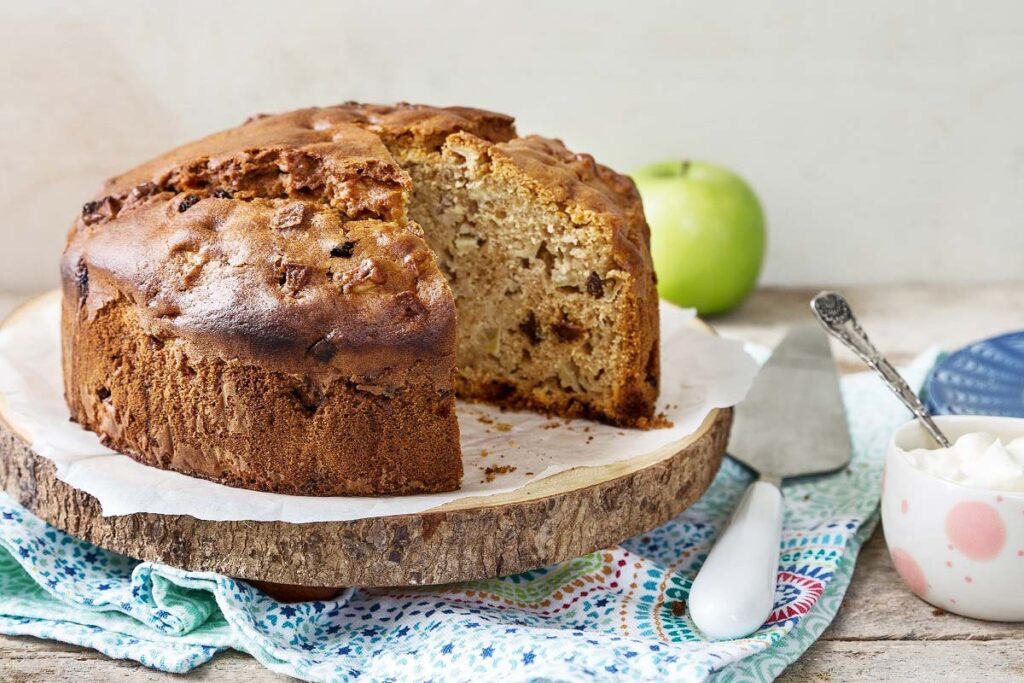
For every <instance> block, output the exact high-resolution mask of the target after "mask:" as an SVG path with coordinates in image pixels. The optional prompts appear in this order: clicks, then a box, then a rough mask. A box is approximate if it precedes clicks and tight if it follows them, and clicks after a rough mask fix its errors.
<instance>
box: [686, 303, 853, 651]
mask: <svg viewBox="0 0 1024 683" xmlns="http://www.w3.org/2000/svg"><path fill="white" fill-rule="evenodd" d="M728 453H729V455H730V456H731V457H733V458H734V459H736V460H738V461H739V462H741V463H743V464H744V465H747V466H748V467H750V468H751V469H753V470H754V471H755V472H757V473H758V475H759V477H758V479H757V480H756V481H755V482H754V483H753V484H751V485H750V488H748V489H747V491H746V493H745V494H744V495H743V498H742V499H741V500H740V503H739V505H738V506H737V507H736V510H735V511H734V512H733V515H732V519H731V520H730V521H729V524H728V526H727V527H726V529H725V531H723V532H722V533H721V534H720V535H719V537H718V541H717V542H716V543H715V545H714V547H713V548H712V549H711V552H710V553H709V554H708V557H707V559H706V560H705V561H704V565H703V566H702V567H701V568H700V571H699V572H698V574H697V578H696V579H694V582H693V586H692V587H691V589H690V597H689V608H690V618H691V619H693V622H694V624H696V626H697V628H699V629H700V630H701V631H702V632H703V633H704V635H705V636H707V637H708V638H712V639H715V640H721V639H727V638H740V637H743V636H746V635H749V634H750V633H753V632H754V631H755V630H757V628H758V627H760V626H761V625H762V624H763V623H764V622H765V621H766V620H767V619H768V616H769V615H770V614H771V611H772V607H773V605H774V602H775V579H776V574H777V572H778V566H779V543H780V541H781V538H782V509H783V507H782V506H783V504H784V503H783V495H782V491H781V485H782V480H783V479H786V478H787V477H797V476H804V475H811V474H824V473H827V472H833V471H835V470H838V469H840V468H842V467H845V466H846V464H847V463H848V462H849V461H850V433H849V430H848V428H847V424H846V413H845V411H844V410H843V400H842V395H841V394H840V392H839V378H838V376H837V375H836V369H835V365H834V364H833V361H832V350H831V348H830V347H829V340H828V335H827V334H826V333H825V331H824V330H823V329H822V328H821V327H820V326H819V325H818V324H817V323H815V322H808V323H804V324H799V325H797V326H795V327H793V328H792V329H791V330H790V331H789V333H788V334H786V336H785V338H784V339H783V340H782V342H780V343H779V345H778V346H777V347H776V349H775V352H774V353H773V354H772V356H771V358H769V359H768V362H767V363H765V365H764V367H763V368H762V369H761V372H760V373H759V374H758V376H757V377H756V378H755V380H754V384H753V386H752V387H751V388H750V393H749V394H748V395H747V398H746V399H745V400H744V401H743V402H742V403H740V404H739V405H738V406H737V407H736V415H735V422H734V424H733V430H732V435H731V437H730V439H729V449H728Z"/></svg>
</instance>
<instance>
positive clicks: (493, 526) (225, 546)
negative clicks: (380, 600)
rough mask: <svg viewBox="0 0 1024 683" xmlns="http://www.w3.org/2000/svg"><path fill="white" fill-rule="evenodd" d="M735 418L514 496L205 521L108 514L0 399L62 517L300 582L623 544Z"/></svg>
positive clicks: (552, 556) (206, 562)
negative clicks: (358, 513) (305, 519)
mask: <svg viewBox="0 0 1024 683" xmlns="http://www.w3.org/2000/svg"><path fill="white" fill-rule="evenodd" d="M731 421H732V411H731V410H730V409H719V410H715V411H712V413H710V414H709V415H708V417H707V418H706V419H705V420H704V423H703V424H702V425H701V427H700V429H699V430H698V431H697V432H696V433H694V434H692V435H690V436H688V437H686V438H685V439H682V440H680V441H678V442H675V443H673V444H669V445H668V446H665V447H663V448H661V449H659V450H658V451H655V452H653V453H648V454H645V455H640V456H638V457H636V458H632V459H628V460H623V461H620V462H617V463H614V464H611V465H606V466H602V467H578V468H575V469H571V470H568V471H565V472H561V473H559V474H556V475H554V476H551V477H547V478H545V479H541V480H538V481H535V482H532V483H530V484H528V485H527V486H524V487H522V488H519V489H517V490H515V491H512V492H510V493H507V494H502V495H495V496H488V497H476V498H463V499H460V500H457V501H453V502H451V503H448V504H446V505H442V506H439V507H437V508H434V509H431V510H428V511H426V512H422V513H417V514H408V515H395V516H387V517H370V518H366V519H358V520H351V521H339V522H312V523H305V524H292V523H287V522H250V521H232V522H223V521H207V520H201V519H196V518H194V517H189V516H186V515H158V514H148V513H138V514H130V515H122V516H116V517H103V516H102V515H101V513H100V505H99V503H98V501H97V500H96V499H95V498H93V497H92V496H90V495H89V494H87V493H84V492H83V491H79V490H78V489H75V488H73V487H71V486H69V485H68V484H65V483H64V482H62V481H59V480H58V479H57V477H56V473H55V468H54V465H53V463H52V462H51V461H50V460H48V459H47V458H44V457H42V456H40V455H37V454H36V453H34V452H33V451H32V449H31V447H30V445H29V443H28V442H27V440H26V439H25V438H24V437H23V436H22V435H21V434H19V433H18V431H17V428H16V425H12V424H11V423H10V421H9V419H8V417H7V415H6V414H5V413H4V406H3V402H2V401H0V486H2V487H3V489H4V490H5V491H6V492H7V493H8V494H9V495H10V496H11V497H12V498H13V499H14V500H16V501H18V502H19V503H20V504H21V505H23V506H24V507H26V508H27V509H29V510H31V511H32V512H33V513H34V514H36V515H37V516H39V517H40V518H42V519H43V520H45V521H47V522H49V523H50V524H52V525H53V526H55V527H57V528H59V529H62V530H63V531H66V532H67V533H69V534H71V535H73V536H76V537H78V538H81V539H85V540H87V541H89V542H90V543H93V544H95V545H98V546H100V547H103V548H106V549H108V550H113V551H115V552H118V553H121V554H124V555H128V556H130V557H134V558H138V559H142V560H149V561H153V562H161V563H164V564H167V565H171V566H174V567H179V568H183V569H189V570H206V571H215V572H219V573H222V574H227V575H229V576H235V577H238V578H242V579H248V580H251V581H258V582H259V581H263V582H273V583H277V584H290V585H294V586H322V587H334V586H381V587H383V586H407V585H420V584H439V583H450V582H454V581H464V580H470V579H479V578H489V577H496V576H503V575H506V574H513V573H516V572H521V571H525V570H527V569H532V568H535V567H539V566H543V565H547V564H552V563H554V562H559V561H562V560H566V559H569V558H573V557H578V556H580V555H584V554H586V553H589V552H592V551H594V550H598V549H600V548H606V547H609V546H613V545H615V544H617V543H620V542H621V541H623V540H625V539H626V538H629V537H630V536H634V535H636V534H639V533H642V532H644V531H648V530H650V529H653V528H654V527H657V526H659V525H661V524H663V523H665V522H667V521H668V520H670V519H672V518H673V517H675V516H676V515H678V514H679V513H680V512H682V511H683V510H684V509H686V508H687V507H688V506H689V505H691V504H692V503H693V502H694V501H696V500H697V498H699V497H700V496H701V494H702V493H703V492H704V491H705V490H706V489H707V487H708V486H709V485H710V484H711V480H712V479H713V478H714V475H715V473H716V472H717V471H718V467H719V465H720V463H721V459H722V454H723V453H724V452H725V447H726V442H727V440H728V434H729V426H730V424H731Z"/></svg>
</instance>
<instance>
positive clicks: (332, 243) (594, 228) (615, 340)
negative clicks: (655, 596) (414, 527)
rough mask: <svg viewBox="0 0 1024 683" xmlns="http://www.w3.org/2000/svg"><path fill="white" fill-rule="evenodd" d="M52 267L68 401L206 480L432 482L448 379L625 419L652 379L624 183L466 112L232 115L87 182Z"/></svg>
mask: <svg viewBox="0 0 1024 683" xmlns="http://www.w3.org/2000/svg"><path fill="white" fill-rule="evenodd" d="M61 275H62V282H63V312H62V342H63V363H64V383H65V397H66V399H67V402H68V405H69V407H70V409H71V415H72V418H73V419H74V420H76V421H77V422H79V423H80V424H81V425H82V426H84V427H85V428H87V429H90V430H92V431H94V432H96V433H97V434H99V436H100V438H101V439H102V441H103V442H104V443H105V444H107V445H108V446H110V447H111V448H114V449H116V450H118V451H120V452H122V453H125V454H128V455H130V456H131V457H133V458H135V459H136V460H139V461H140V462H143V463H145V464H148V465H152V466H155V467H161V468H165V469H170V470H175V471H178V472H182V473H184V474H188V475H191V476H196V477H203V478H206V479H211V480H213V481H218V482H222V483H224V484H228V485H231V486H238V487H244V488H249V489H257V490H265V491H275V492H280V493H289V494H303V495H379V494H408V493H415V492H429V491H449V490H454V489H457V488H458V487H459V484H460V480H461V476H462V461H461V455H460V449H459V428H458V423H457V420H456V415H455V397H456V396H459V397H462V398H465V399H469V400H483V401H489V402H492V403H496V404H499V405H502V406H508V407H512V408H527V409H533V410H538V411H544V412H547V413H550V414H553V415H560V416H566V417H587V418H592V419H597V420H601V421H604V422H607V423H611V424H615V425H622V426H628V427H641V428H642V427H646V426H649V425H650V420H651V418H652V413H653V410H654V401H655V398H656V396H657V392H658V374H659V371H658V302H657V294H656V291H655V282H654V274H653V270H652V267H651V257H650V248H649V232H648V228H647V224H646V222H645V221H644V216H643V210H642V207H641V204H640V199H639V196H638V194H637V192H636V189H635V187H634V186H633V183H632V182H631V181H630V180H629V179H628V178H626V177H624V176H621V175H618V174H616V173H614V172H613V171H611V170H609V169H607V168H605V167H603V166H600V165H598V164H596V163H595V162H594V160H593V159H592V158H591V157H590V156H589V155H585V154H574V153H572V152H570V151H569V150H567V149H566V148H565V147H564V146H563V145H562V143H561V142H559V141H557V140H551V139H545V138H541V137H536V136H528V137H518V136H517V135H516V131H515V128H514V125H513V120H512V119H511V118H509V117H507V116H504V115H501V114H494V113H490V112H486V111H481V110H476V109H468V108H462V107H451V108H434V107H427V106H414V105H406V104H400V105H397V106H378V105H361V104H356V103H348V104H344V105H341V106H335V107H326V108H313V109H303V110H299V111H294V112H290V113H286V114H281V115H277V116H259V117H254V118H253V119H251V120H249V121H247V122H246V123H245V124H244V125H242V126H240V127H238V128H234V129H231V130H228V131H224V132H221V133H217V134H215V135H212V136H210V137H207V138H205V139H202V140H199V141H197V142H194V143H192V144H188V145H185V146H183V147H180V148H178V149H175V150H173V151H171V152H169V153H167V154H165V155H163V156H161V157H159V158H157V159H155V160H153V161H151V162H149V163H146V164H144V165H142V166H140V167H138V168H136V169H134V170H132V171H129V172H127V173H125V174H123V175H120V176H117V177H115V178H112V179H110V180H109V181H107V182H106V184H105V186H104V187H103V189H102V191H101V192H100V194H99V195H98V196H97V197H96V198H95V199H94V200H92V201H90V202H88V203H86V204H85V206H84V207H83V210H82V214H81V216H80V217H79V218H78V219H77V220H76V221H75V223H74V225H73V227H72V228H71V231H70V234H69V236H68V241H67V247H66V249H65V252H64V256H63V259H62V266H61Z"/></svg>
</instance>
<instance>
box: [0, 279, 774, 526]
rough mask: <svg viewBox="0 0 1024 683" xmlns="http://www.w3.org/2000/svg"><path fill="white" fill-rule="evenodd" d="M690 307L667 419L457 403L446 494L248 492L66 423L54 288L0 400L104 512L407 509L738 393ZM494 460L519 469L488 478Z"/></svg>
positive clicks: (609, 448)
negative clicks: (572, 415)
mask: <svg viewBox="0 0 1024 683" xmlns="http://www.w3.org/2000/svg"><path fill="white" fill-rule="evenodd" d="M693 317H694V314H693V311H690V310H683V309H680V308H676V307H674V306H672V305H670V304H665V303H663V304H662V309H661V335H662V346H661V352H662V355H661V358H662V388H661V399H660V401H659V409H660V410H662V411H663V412H664V413H665V415H666V416H667V417H668V419H669V420H671V421H672V422H673V423H674V426H673V427H671V428H665V429H654V430H650V431H640V430H631V429H621V428H618V427H610V426H607V425H602V424H598V423H596V422H590V421H587V420H572V421H568V422H566V421H564V420H553V419H550V418H547V417H545V416H543V415H536V414H533V413H517V412H501V411H500V410H499V409H497V408H493V407H490V406H485V405H479V404H467V403H461V402H460V403H459V404H458V414H459V427H460V428H461V430H462V454H463V455H462V459H463V464H464V466H465V477H464V480H463V486H462V489H461V490H459V491H456V492H452V493H435V494H426V495H414V496H392V497H377V498H371V497H331V498H317V497H311V496H287V495H282V494H275V493H264V492H261V491H247V490H244V489H237V488H231V487H228V486H223V485H221V484H215V483H212V482H208V481H204V480H201V479H195V478H192V477H188V476H185V475H182V474H178V473H176V472H168V471H165V470H160V469H156V468H154V467H147V466H146V465H142V464H139V463H137V462H135V461H134V460H132V459H131V458H129V457H127V456H125V455H121V454H119V453H116V452H115V451H112V450H110V449H108V448H106V447H104V446H103V445H102V444H100V442H99V439H98V438H97V436H96V435H95V434H93V433H92V432H88V431H85V430H84V429H82V428H80V427H79V426H78V425H77V424H75V423H73V422H70V421H69V414H68V409H67V406H66V405H65V404H64V398H63V386H62V383H61V368H60V299H59V296H58V293H56V292H54V293H52V294H50V295H47V296H46V297H45V299H43V300H40V301H39V302H37V303H36V304H34V305H32V306H30V307H28V308H26V309H24V310H22V311H20V312H18V313H17V314H15V316H14V317H13V318H12V319H11V320H9V321H8V322H7V323H6V324H5V325H4V327H3V329H2V330H0V408H2V409H3V415H4V417H5V419H6V420H7V421H8V422H9V423H10V424H11V425H12V426H14V427H15V428H16V429H17V431H18V432H19V433H20V434H22V435H23V436H25V437H26V438H27V439H28V440H29V442H30V443H31V445H32V449H33V450H34V451H35V452H36V453H38V454H39V455H42V456H44V457H47V458H49V459H50V460H52V461H53V462H54V463H55V464H56V466H57V477H58V478H59V479H60V480H61V481H64V482H66V483H68V484H70V485H71V486H74V487H75V488H78V489H80V490H82V491H85V492H86V493H88V494H90V495H92V496H94V497H96V498H97V499H98V500H99V502H100V505H101V506H102V508H103V514H104V515H125V514H130V513H135V512H151V513H157V514H167V515H171V514H173V515H191V516H193V517H197V518H199V519H207V520H221V521H223V520H253V521H274V520H278V521H285V522H293V523H299V522H320V521H339V520H350V519H360V518H363V517H377V516H384V515H399V514H409V513H415V512H422V511H424V510H429V509H431V508H434V507H437V506H439V505H443V504H445V503H448V502H450V501H452V500H456V499H458V498H463V497H467V496H486V495H494V494H499V493H506V492H508V491H512V490H514V489H516V488H519V487H520V486H523V485H525V484H527V483H528V482H531V481H534V480H536V479H539V478H542V477H549V476H551V475H553V474H556V473H558V472H562V471H564V470H567V469H571V468H574V467H586V466H598V465H606V464H609V463H613V462H616V461H619V460H625V459H629V458H634V457H638V456H642V455H645V454H647V453H651V452H653V451H655V450H657V449H658V448H660V447H662V446H665V445H667V444H669V443H672V442H674V441H678V440H680V439H683V438H685V437H686V436H688V435H689V434H692V433H693V432H695V431H696V430H697V428H698V427H699V426H700V424H701V423H702V422H703V421H704V418H705V417H707V415H708V413H709V412H710V411H711V410H712V409H714V408H719V407H725V406H731V405H735V404H736V403H738V402H739V401H740V400H742V399H743V397H744V396H745V395H746V392H747V389H748V388H749V387H750V384H751V382H752V380H753V378H754V375H755V374H756V372H757V367H758V366H757V363H755V362H754V360H753V359H752V358H751V357H750V356H748V355H747V354H746V353H745V352H744V350H743V345H742V343H740V342H738V341H733V340H728V339H723V338H720V337H715V336H713V335H710V334H708V333H707V332H706V331H703V330H701V329H699V328H698V327H696V326H695V325H693ZM485 453H486V455H485ZM489 466H490V467H494V466H507V467H509V468H514V470H513V471H510V472H507V473H504V474H499V475H496V476H492V477H491V479H492V480H491V481H487V479H488V477H487V476H486V474H485V471H484V470H485V469H486V468H487V467H489Z"/></svg>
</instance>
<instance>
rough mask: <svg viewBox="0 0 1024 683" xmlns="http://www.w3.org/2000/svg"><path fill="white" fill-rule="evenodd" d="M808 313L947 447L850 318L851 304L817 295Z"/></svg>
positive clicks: (833, 295) (910, 392)
mask: <svg viewBox="0 0 1024 683" xmlns="http://www.w3.org/2000/svg"><path fill="white" fill-rule="evenodd" d="M811 310H812V311H813V312H814V316H815V317H816V318H817V319H818V322H820V323H821V324H822V326H823V327H824V328H825V329H826V330H827V331H828V333H829V334H831V335H832V336H833V337H835V338H836V339H838V340H839V341H841V342H842V343H843V344H844V345H846V347H847V348H849V349H850V350H851V351H853V352H854V353H855V354H857V357H859V358H860V359H861V360H862V361H864V362H865V363H866V364H867V366H868V367H869V368H871V369H872V370H874V371H875V372H876V373H878V376H879V377H881V378H882V381H883V382H885V384H886V386H888V387H889V389H891V390H892V393H894V394H896V397H897V398H898V399H899V400H900V401H902V402H903V405H905V406H906V407H907V408H909V409H910V412H912V413H914V415H915V416H916V417H917V419H918V420H919V421H920V422H921V425H922V426H923V427H924V428H925V430H926V431H927V432H928V433H929V434H931V436H932V438H933V439H935V441H936V442H938V444H939V445H940V446H942V447H943V448H949V447H950V445H951V444H950V441H949V439H948V438H946V435H945V434H943V433H942V430H940V429H939V427H938V425H936V424H935V421H934V420H932V418H931V415H929V414H928V410H927V409H926V408H925V407H924V405H923V404H922V403H921V401H920V399H918V398H917V394H915V393H914V391H913V390H912V389H911V388H910V385H909V384H907V382H906V380H904V379H903V377H901V376H900V373H898V372H896V368H894V367H893V366H892V363H890V362H889V361H887V360H886V359H885V358H884V357H883V356H882V354H880V353H879V352H878V349H876V348H875V346H874V344H872V343H871V342H870V341H869V340H868V336H867V335H866V334H864V330H863V329H862V328H861V326H860V324H859V323H858V322H857V319H856V318H855V317H854V316H853V310H852V309H851V308H850V304H849V303H848V302H847V301H846V299H844V298H843V296H842V295H841V294H837V293H836V292H820V293H819V294H818V295H817V296H816V297H814V298H813V299H811Z"/></svg>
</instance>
